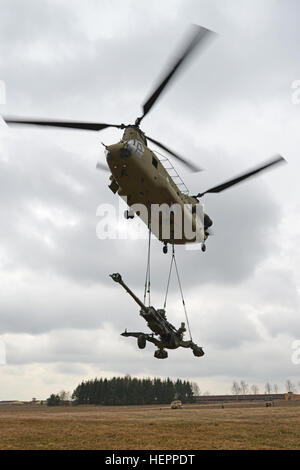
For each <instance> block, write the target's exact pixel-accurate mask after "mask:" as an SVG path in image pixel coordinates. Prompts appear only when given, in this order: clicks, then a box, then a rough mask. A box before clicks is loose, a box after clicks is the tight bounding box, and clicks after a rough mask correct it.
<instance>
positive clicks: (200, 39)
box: [138, 25, 215, 123]
mask: <svg viewBox="0 0 300 470" xmlns="http://www.w3.org/2000/svg"><path fill="white" fill-rule="evenodd" d="M191 29H192V31H191V36H190V38H189V39H188V41H187V43H186V44H185V45H184V48H183V51H182V52H181V53H180V54H179V55H178V57H177V59H176V61H175V63H173V65H172V66H171V67H170V69H169V70H168V72H167V74H166V76H165V78H164V79H163V80H162V81H161V82H160V84H159V85H158V86H157V87H156V89H155V90H154V92H153V93H152V94H151V96H150V97H149V98H148V99H147V101H146V102H145V103H144V105H143V111H144V114H143V115H142V117H140V118H138V121H139V123H140V122H141V120H142V119H143V118H144V117H145V116H146V114H148V112H149V111H150V109H151V108H152V106H153V105H154V103H155V102H156V100H157V99H158V97H159V95H160V94H161V93H162V91H163V90H164V89H165V87H166V86H167V85H168V84H169V82H170V81H171V79H172V78H173V77H174V76H175V74H176V72H178V70H179V69H180V68H181V67H182V65H183V64H184V62H185V61H186V59H187V58H188V57H189V56H190V55H191V53H192V51H193V50H194V49H196V47H197V46H199V45H200V44H201V45H204V44H205V42H207V40H208V39H209V38H211V37H212V36H213V35H215V33H214V32H213V31H210V30H209V29H206V28H204V27H202V26H198V25H192V28H191Z"/></svg>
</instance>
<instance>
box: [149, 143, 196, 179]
mask: <svg viewBox="0 0 300 470" xmlns="http://www.w3.org/2000/svg"><path fill="white" fill-rule="evenodd" d="M145 137H146V139H148V140H150V142H153V144H155V145H157V146H158V147H160V148H161V149H162V150H164V151H165V152H168V153H169V154H170V155H172V156H173V157H174V158H176V160H178V161H180V162H181V163H183V164H184V165H185V166H187V167H188V168H189V169H190V170H192V171H194V172H197V171H202V169H201V168H199V167H198V166H196V165H194V163H191V162H190V161H189V160H187V159H186V158H183V157H180V156H179V155H178V154H177V153H175V152H173V150H170V149H169V148H168V147H166V146H165V145H163V144H161V143H160V142H158V141H157V140H154V139H152V138H151V137H148V136H147V135H146V136H145Z"/></svg>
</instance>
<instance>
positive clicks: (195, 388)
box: [191, 382, 201, 397]
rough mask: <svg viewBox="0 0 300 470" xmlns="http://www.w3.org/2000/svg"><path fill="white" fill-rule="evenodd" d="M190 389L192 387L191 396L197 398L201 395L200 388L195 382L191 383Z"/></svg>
mask: <svg viewBox="0 0 300 470" xmlns="http://www.w3.org/2000/svg"><path fill="white" fill-rule="evenodd" d="M191 387H192V392H193V396H194V397H198V396H199V395H200V394H201V392H200V387H199V385H198V384H197V382H192V383H191Z"/></svg>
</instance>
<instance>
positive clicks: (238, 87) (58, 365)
mask: <svg viewBox="0 0 300 470" xmlns="http://www.w3.org/2000/svg"><path fill="white" fill-rule="evenodd" d="M0 13H1V14H0V80H1V81H2V84H3V83H4V84H5V95H6V96H5V97H6V101H5V103H2V104H0V113H1V114H2V115H13V116H17V115H19V116H29V117H44V118H58V119H74V120H81V121H82V120H91V121H93V120H94V121H100V122H114V123H121V122H124V123H132V122H134V121H135V119H136V117H137V116H140V115H141V105H142V103H143V102H144V101H145V99H146V98H147V97H148V94H149V92H150V91H151V90H152V88H153V86H154V85H155V84H156V83H157V81H158V79H159V77H160V75H161V74H162V73H163V71H164V69H165V67H167V65H168V63H169V62H170V60H172V57H174V53H175V51H176V48H177V47H178V46H179V45H180V43H181V41H182V39H183V37H184V36H185V34H186V32H187V30H188V27H189V24H190V23H196V24H200V25H202V26H205V27H207V28H210V29H212V30H213V31H215V32H217V33H218V36H217V38H216V39H215V40H214V41H213V42H212V43H211V44H210V45H209V47H208V48H207V49H206V50H205V51H203V53H201V54H199V55H194V57H193V61H191V62H190V63H189V64H188V67H187V68H186V69H185V70H184V71H183V73H181V74H180V75H179V76H178V78H177V80H175V81H174V82H173V83H172V86H170V88H168V90H167V91H166V92H165V93H164V94H163V95H162V97H161V99H160V100H159V102H157V104H156V105H155V107H154V108H153V109H152V110H151V112H149V114H148V115H147V117H146V118H145V119H144V121H143V124H142V129H143V130H144V131H145V132H146V133H147V134H148V135H150V136H152V137H153V138H154V139H158V140H160V141H162V142H163V143H165V144H166V145H167V146H170V147H171V148H174V149H175V150H177V151H178V152H179V153H181V154H183V155H185V156H186V157H187V158H189V159H190V160H192V161H193V162H195V163H197V164H198V165H199V166H201V167H203V168H205V171H204V172H201V173H198V174H190V173H189V172H187V171H186V169H185V168H183V167H181V166H180V165H179V164H177V163H176V162H173V163H174V165H175V166H176V168H177V170H178V171H179V172H180V174H181V176H182V177H183V179H184V181H185V182H186V184H187V185H188V187H189V189H190V191H191V193H192V194H194V193H195V192H199V191H201V190H205V189H207V188H208V187H210V185H214V184H217V183H220V182H222V181H224V180H226V179H227V178H229V177H231V176H234V175H235V174H238V173H240V172H241V171H244V170H246V169H248V168H250V167H251V166H255V165H257V164H259V163H260V162H261V161H264V160H266V159H268V158H270V157H271V156H273V155H275V154H277V153H280V154H282V155H283V156H284V157H285V158H286V160H287V161H288V165H281V166H278V168H276V169H274V170H272V171H270V172H267V173H265V174H264V175H262V176H260V177H259V178H257V179H255V180H250V181H248V182H247V183H245V184H243V185H240V186H236V187H235V188H233V189H230V190H228V191H226V192H224V193H222V194H219V195H207V196H206V197H205V199H204V204H205V209H206V212H208V213H209V215H210V217H211V218H212V219H213V221H214V236H213V237H211V238H210V239H209V240H208V242H207V251H206V253H202V252H201V251H191V250H186V249H185V248H184V247H179V248H178V249H177V258H178V265H179V267H180V272H181V274H182V284H183V289H184V294H185V300H186V305H187V311H188V315H189V319H190V324H191V329H192V335H193V340H194V341H195V342H196V343H197V344H199V345H200V346H202V347H203V349H204V351H205V356H204V357H202V358H196V357H194V356H193V354H192V352H191V351H190V350H175V351H169V358H168V359H166V360H164V361H160V360H157V359H155V358H154V357H153V353H154V347H153V346H152V345H149V346H147V348H146V349H144V350H139V349H138V348H137V345H136V342H135V340H134V339H133V338H124V337H122V336H120V333H121V332H122V331H124V329H125V328H128V330H132V331H145V332H146V331H147V329H146V324H145V322H144V321H143V320H142V319H141V318H140V317H139V315H138V307H137V306H136V305H135V303H134V302H133V300H132V299H131V298H130V297H129V296H128V295H127V294H126V293H125V292H124V291H123V290H122V288H121V287H120V286H118V285H117V284H115V283H113V282H112V281H111V279H110V278H109V276H108V275H109V274H110V273H112V272H116V271H118V272H120V273H121V274H122V276H123V278H124V280H125V281H126V282H127V283H128V284H129V286H130V287H132V288H133V289H134V290H135V292H136V293H137V295H139V296H140V297H141V298H142V296H143V287H144V277H145V269H146V254H147V253H146V248H147V240H146V239H144V240H134V239H133V238H130V237H129V238H128V237H127V238H124V239H123V240H119V239H114V240H99V239H98V238H97V236H96V227H97V224H98V223H99V217H97V216H96V211H97V208H98V206H99V205H100V204H111V205H112V206H113V207H115V209H116V213H122V211H123V210H124V207H123V205H122V204H121V203H120V200H119V199H118V196H117V195H114V194H113V193H112V192H111V191H110V190H109V188H108V183H109V181H108V175H107V174H106V173H104V172H99V171H97V170H96V169H95V167H96V163H97V161H101V162H104V161H105V159H104V152H103V146H102V145H101V142H104V143H105V144H106V145H109V144H112V143H116V142H117V141H118V140H119V139H120V138H121V135H122V134H121V132H120V131H119V130H117V129H112V130H111V129H107V130H105V131H102V132H101V133H97V132H90V133H88V132H83V131H69V130H53V129H37V128H36V129H33V128H30V127H28V126H27V127H23V128H20V127H18V128H17V127H9V128H8V127H7V126H6V124H5V123H4V122H3V121H2V122H1V123H0V195H1V197H0V211H1V219H2V223H1V225H0V237H1V238H0V240H1V244H0V282H1V296H0V340H1V341H2V344H4V345H5V348H6V361H7V363H6V364H3V365H0V377H1V387H0V400H1V399H2V400H5V399H21V400H22V399H24V400H26V399H31V398H32V397H37V398H42V399H44V398H47V397H48V396H49V395H50V394H51V393H53V392H54V393H56V392H59V391H60V390H62V389H65V390H68V391H73V390H74V388H75V387H76V386H77V385H78V383H80V382H81V381H82V380H86V379H91V378H95V377H101V376H102V377H111V376H114V375H118V376H120V375H121V376H123V375H125V374H131V375H133V376H139V377H145V376H146V377H148V376H150V377H154V376H160V377H167V376H169V377H171V378H182V379H189V380H192V381H195V382H197V383H198V385H199V387H200V389H201V391H202V392H205V391H210V392H211V393H230V392H231V385H232V382H233V381H234V380H238V381H240V380H245V381H246V382H247V383H248V384H249V385H252V384H256V385H258V386H259V388H260V391H261V392H262V393H263V392H264V385H265V383H266V382H267V381H269V382H270V383H271V384H277V385H278V386H279V390H280V391H282V392H284V391H285V381H286V380H287V379H290V380H292V381H293V382H294V383H295V384H296V385H297V384H298V383H299V382H300V373H299V372H300V364H294V363H293V361H292V354H293V352H294V350H293V347H292V345H293V342H294V341H295V340H300V319H299V281H300V276H299V268H298V266H299V262H300V248H299V236H300V223H299V209H300V204H299V194H300V189H299V182H298V179H299V177H298V174H299V169H300V163H299V148H300V133H299V125H300V104H297V103H296V101H297V100H296V101H295V99H294V100H293V96H294V97H295V95H293V93H295V90H294V89H293V88H292V85H293V83H294V82H295V81H296V80H300V62H299V42H300V31H299V17H300V4H299V2H298V0H285V1H283V0H263V1H261V0H189V1H188V0H164V1H163V2H162V1H161V0H159V1H158V0H152V1H151V2H146V1H145V0H142V1H137V0H131V1H130V0H109V1H108V0H107V1H106V0H85V1H83V0H73V1H72V2H68V1H67V0H51V1H50V0H27V1H26V2H25V1H22V0H0ZM2 91H3V87H2ZM298 96H299V95H298ZM2 98H3V93H2ZM117 223H118V226H120V225H123V226H124V223H126V224H127V226H128V224H129V225H130V227H129V231H130V233H131V234H132V236H133V235H134V233H135V230H137V229H138V221H136V220H134V221H129V222H125V221H124V222H123V221H119V222H117ZM145 233H146V232H145ZM169 263H170V254H169V255H168V256H165V255H163V253H162V245H161V243H159V242H158V241H157V240H156V239H154V240H153V242H152V263H151V267H152V271H151V279H152V299H151V300H152V303H153V305H154V306H155V307H158V308H159V307H162V305H163V300H164V293H165V288H166V282H167V275H168V269H169ZM167 315H168V319H169V321H171V323H174V324H175V325H176V326H177V325H178V326H179V325H180V322H181V321H184V312H183V309H182V304H181V301H180V295H179V292H178V287H177V285H176V283H175V278H173V282H172V286H171V291H170V295H169V300H168V306H167ZM297 386H298V389H300V384H298V385H297Z"/></svg>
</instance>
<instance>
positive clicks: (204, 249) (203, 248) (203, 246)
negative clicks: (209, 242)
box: [201, 243, 206, 253]
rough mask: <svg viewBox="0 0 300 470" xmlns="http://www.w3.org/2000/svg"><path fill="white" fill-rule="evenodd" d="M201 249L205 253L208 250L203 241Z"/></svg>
mask: <svg viewBox="0 0 300 470" xmlns="http://www.w3.org/2000/svg"><path fill="white" fill-rule="evenodd" d="M201 250H202V251H203V253H204V252H205V251H206V245H205V244H204V243H203V245H202V246H201Z"/></svg>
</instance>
